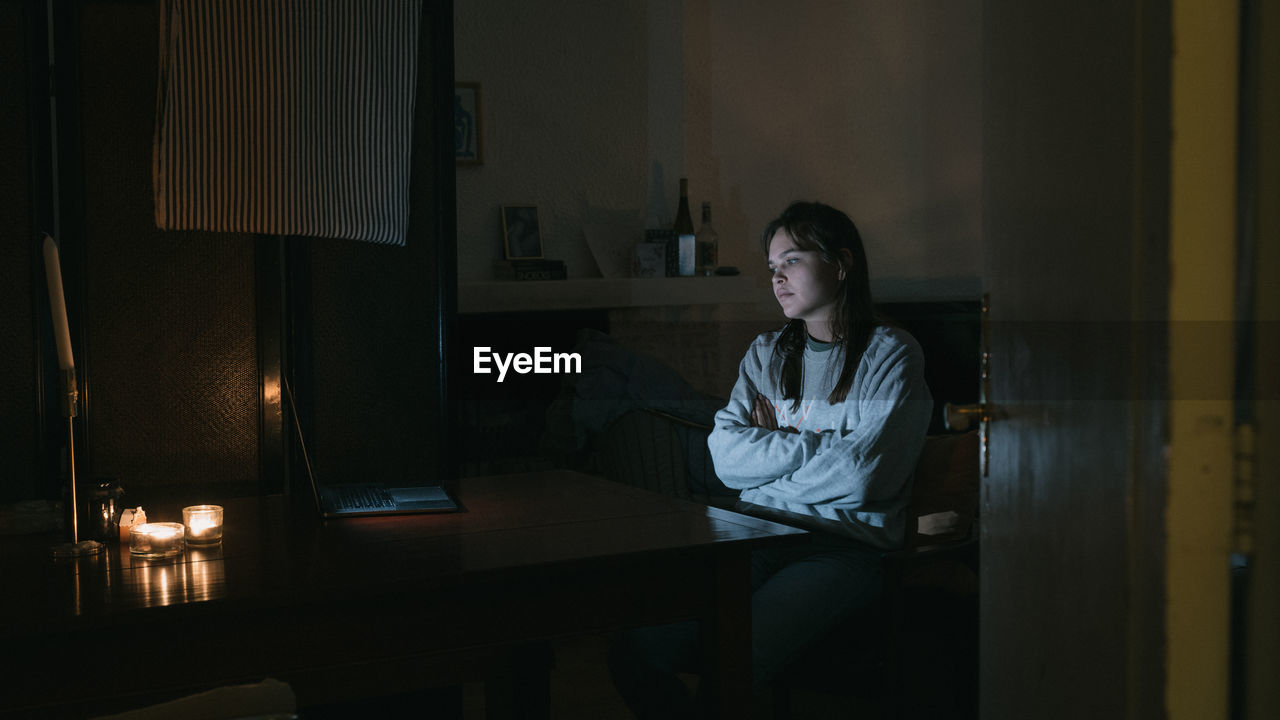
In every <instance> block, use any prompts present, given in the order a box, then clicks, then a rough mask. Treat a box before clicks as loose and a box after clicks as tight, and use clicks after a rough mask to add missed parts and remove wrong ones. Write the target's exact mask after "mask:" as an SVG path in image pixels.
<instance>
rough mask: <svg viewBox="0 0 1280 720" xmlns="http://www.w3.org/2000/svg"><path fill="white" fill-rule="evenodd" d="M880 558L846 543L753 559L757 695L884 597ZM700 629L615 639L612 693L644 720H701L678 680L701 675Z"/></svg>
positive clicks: (825, 542)
mask: <svg viewBox="0 0 1280 720" xmlns="http://www.w3.org/2000/svg"><path fill="white" fill-rule="evenodd" d="M880 552H881V551H879V550H876V549H874V548H871V547H868V546H866V545H862V544H860V543H856V542H854V541H852V540H844V539H841V538H833V537H824V536H814V537H813V538H812V539H811V541H810V543H809V544H807V545H803V546H799V547H792V548H782V549H775V550H757V551H756V552H754V553H753V554H752V556H751V587H752V594H751V660H752V671H753V675H752V684H753V687H754V688H755V689H756V691H757V692H759V691H761V690H763V689H764V688H767V687H768V686H769V685H770V683H771V682H772V681H773V678H774V677H775V676H776V675H777V673H779V672H780V671H781V670H783V669H784V668H786V667H787V666H788V665H789V664H790V663H791V662H793V661H794V660H796V659H797V658H798V657H800V655H801V654H803V652H804V651H805V650H806V649H808V648H809V647H811V646H813V645H814V644H816V643H817V642H818V641H819V640H821V639H822V638H823V637H824V635H825V634H826V633H827V632H828V631H829V630H831V629H832V628H834V627H835V626H836V625H838V624H840V622H841V621H843V620H845V619H846V618H848V617H850V616H851V615H853V614H854V613H856V612H858V611H859V610H862V609H864V608H866V607H867V606H869V605H871V604H872V603H874V602H875V601H876V600H877V599H878V598H879V596H880V588H881V570H880ZM698 660H699V652H698V624H697V623H696V622H684V623H676V624H674V625H662V626H659V627H649V628H640V629H637V630H630V631H626V632H622V633H619V634H618V635H616V636H615V638H614V642H613V646H612V647H611V648H610V652H609V670H610V672H611V674H612V675H613V682H614V686H615V687H617V689H618V692H619V694H621V695H622V698H623V700H625V701H626V703H627V705H628V706H629V707H630V708H631V710H632V711H633V712H634V713H635V714H636V716H637V717H640V718H684V717H700V716H702V715H703V714H704V713H702V711H701V709H700V708H699V700H698V698H694V697H692V696H691V695H690V693H689V691H688V689H687V688H686V687H685V685H684V683H683V682H681V681H680V679H679V678H678V677H677V674H678V673H698V672H699V668H698Z"/></svg>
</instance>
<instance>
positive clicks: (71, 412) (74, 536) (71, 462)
mask: <svg viewBox="0 0 1280 720" xmlns="http://www.w3.org/2000/svg"><path fill="white" fill-rule="evenodd" d="M62 382H63V386H64V387H65V388H66V390H67V397H66V401H65V403H64V404H63V406H62V411H63V414H65V415H66V416H67V469H68V471H69V472H70V475H71V476H70V478H69V479H68V482H67V484H68V488H69V491H68V497H67V502H69V503H70V505H71V542H69V543H61V544H58V545H54V546H53V547H52V548H51V549H50V550H51V552H52V553H53V556H54V557H58V558H63V557H79V556H81V555H96V554H98V553H100V552H102V551H103V549H104V548H105V547H106V546H105V545H103V544H102V543H100V542H98V541H97V540H81V539H80V509H79V508H80V506H79V500H78V499H77V497H76V427H75V418H76V415H77V413H78V410H77V406H78V405H79V396H80V393H79V391H78V390H77V389H76V369H75V368H74V367H71V368H66V369H64V370H63V371H62Z"/></svg>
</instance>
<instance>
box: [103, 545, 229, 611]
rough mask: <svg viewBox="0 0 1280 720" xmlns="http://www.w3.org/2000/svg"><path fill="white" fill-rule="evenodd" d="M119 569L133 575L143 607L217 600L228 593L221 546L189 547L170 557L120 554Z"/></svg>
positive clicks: (138, 600)
mask: <svg viewBox="0 0 1280 720" xmlns="http://www.w3.org/2000/svg"><path fill="white" fill-rule="evenodd" d="M121 569H122V570H125V571H128V572H129V573H131V574H132V585H133V588H134V591H133V592H134V593H136V600H137V602H138V603H139V604H140V605H141V606H143V607H161V606H165V605H175V604H179V603H186V602H202V601H206V600H216V599H218V598H221V597H225V596H226V594H227V583H226V565H225V563H224V561H223V558H222V546H221V545H210V546H205V547H200V548H197V547H193V546H188V547H187V549H186V552H184V553H183V554H182V555H180V556H177V557H172V558H144V557H140V556H138V555H132V556H131V555H130V554H129V553H127V552H126V553H121Z"/></svg>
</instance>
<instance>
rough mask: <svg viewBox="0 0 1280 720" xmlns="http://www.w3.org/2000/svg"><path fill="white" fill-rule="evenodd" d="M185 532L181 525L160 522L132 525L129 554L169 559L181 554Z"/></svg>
mask: <svg viewBox="0 0 1280 720" xmlns="http://www.w3.org/2000/svg"><path fill="white" fill-rule="evenodd" d="M184 535H185V531H184V530H183V528H182V524H181V523H174V522H160V523H142V524H141V525H134V526H133V529H132V530H131V531H130V533H129V552H130V553H131V554H133V555H139V556H141V557H149V558H161V557H171V556H173V555H177V554H178V553H180V552H182V549H183V547H185V543H184V542H183V536H184Z"/></svg>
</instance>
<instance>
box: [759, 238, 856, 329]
mask: <svg viewBox="0 0 1280 720" xmlns="http://www.w3.org/2000/svg"><path fill="white" fill-rule="evenodd" d="M769 270H770V271H771V272H772V273H773V296H774V297H776V298H777V299H778V304H779V305H781V306H782V313H783V314H784V315H786V316H787V317H788V318H791V319H793V320H804V323H805V327H806V328H807V329H808V330H809V334H810V335H813V336H814V338H816V339H818V340H829V339H830V338H831V327H830V323H831V318H832V315H833V314H834V311H835V306H836V291H837V290H838V289H839V288H840V281H841V279H842V275H843V271H842V270H841V269H840V267H839V266H838V265H837V264H835V263H831V262H827V261H826V260H824V259H823V257H822V253H820V252H818V251H816V250H801V249H800V248H799V247H797V246H796V242H795V240H794V239H792V237H791V234H790V233H788V232H787V231H786V230H785V229H779V230H778V231H777V232H775V233H774V234H773V239H772V240H770V241H769Z"/></svg>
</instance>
